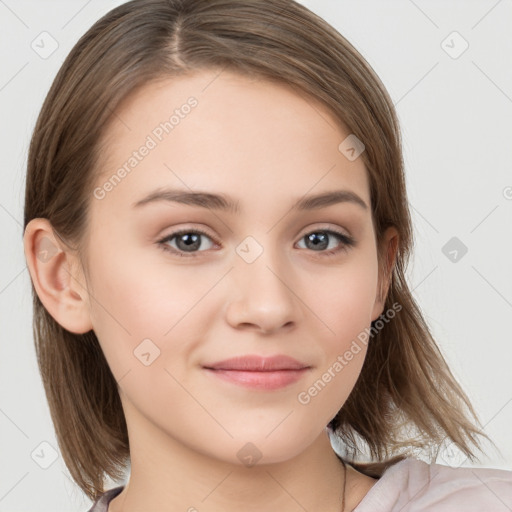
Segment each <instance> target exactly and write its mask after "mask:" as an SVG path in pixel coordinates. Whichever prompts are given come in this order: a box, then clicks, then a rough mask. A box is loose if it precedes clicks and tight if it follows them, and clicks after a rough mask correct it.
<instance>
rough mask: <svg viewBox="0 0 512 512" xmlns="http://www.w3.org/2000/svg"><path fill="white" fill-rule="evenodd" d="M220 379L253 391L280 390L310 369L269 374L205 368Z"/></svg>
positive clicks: (277, 371) (279, 371)
mask: <svg viewBox="0 0 512 512" xmlns="http://www.w3.org/2000/svg"><path fill="white" fill-rule="evenodd" d="M205 369H206V370H207V371H208V372H209V373H212V374H214V375H216V376H217V377H219V378H220V379H223V380H226V381H229V382H232V383H233V384H238V385H239V386H244V387H247V388H253V389H265V390H272V389H279V388H283V387H285V386H288V385H289V384H292V383H293V382H297V381H298V380H299V379H300V378H301V377H303V376H304V375H305V374H306V372H307V370H308V369H309V368H302V369H301V370H276V371H268V372H257V371H252V372H251V371H242V370H213V369H211V368H205Z"/></svg>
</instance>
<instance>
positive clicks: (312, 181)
mask: <svg viewBox="0 0 512 512" xmlns="http://www.w3.org/2000/svg"><path fill="white" fill-rule="evenodd" d="M349 135H350V133H349V131H348V130H347V129H346V128H345V126H344V125H343V123H342V122H341V121H340V120H338V119H336V118H335V116H334V115H333V114H332V113H331V112H330V111H329V109H328V108H326V107H325V106H324V105H323V104H321V103H320V102H319V101H317V100H315V99H314V98H312V97H310V96H308V95H306V94H304V93H301V92H300V91H299V90H297V89H296V88H293V87H291V86H289V85H286V84H282V83H277V82H273V81H269V80H267V79H262V78H255V77H248V76H245V75H241V74H238V73H234V72H232V71H222V72H220V73H219V71H212V70H209V71H207V70H204V71H196V72H194V73H193V74H189V75H185V76H180V77H172V78H164V79H161V80H158V81H156V82H152V83H150V84H146V85H145V86H143V87H141V88H140V89H138V90H137V91H136V92H135V93H133V94H131V95H130V96H128V97H127V98H125V100H124V101H123V102H122V103H121V104H120V105H119V106H118V108H117V109H116V111H115V112H114V115H113V117H112V122H111V123H110V125H109V126H108V128H107V130H106V133H105V137H104V140H103V148H102V151H101V168H100V172H101V175H99V176H98V179H97V180H96V186H100V187H101V186H103V185H104V184H105V183H106V182H107V181H109V180H110V181H111V182H112V183H114V182H115V184H113V186H111V187H108V188H109V192H108V196H107V197H108V200H109V202H111V203H112V202H116V203H117V206H119V207H121V206H122V205H124V206H126V205H128V204H130V205H131V204H133V202H135V201H137V200H138V199H140V198H141V196H142V195H144V193H145V192H149V191H151V190H154V189H155V188H157V187H164V186H169V187H173V188H177V187H179V188H183V189H189V190H194V189H201V190H212V191H215V192H222V193H225V194H226V195H229V196H233V197H236V198H240V202H241V205H242V208H243V207H244V204H245V203H246V202H247V203H251V202H252V203H253V204H254V205H256V204H257V203H258V202H259V203H260V204H261V200H262V199H265V200H268V201H278V202H279V201H281V200H286V197H288V196H293V197H294V198H296V197H299V196H302V195H305V194H308V193H318V192H321V191H324V190H328V189H333V188H337V189H339V188H340V187H343V188H348V189H350V190H352V191H354V192H355V193H357V194H358V195H360V196H361V197H362V198H363V199H364V200H365V202H367V204H369V191H368V182H367V175H366V174H367V173H366V169H365V166H364V163H363V161H362V159H361V158H357V159H356V160H353V161H351V160H349V159H348V158H347V157H346V156H345V154H344V153H343V152H342V151H340V144H341V143H342V142H343V141H344V140H345V139H346V138H347V136H349ZM142 153H144V154H142ZM121 169H124V172H120V170H121ZM116 174H117V175H119V174H121V175H122V178H121V179H118V178H116V179H114V180H112V179H111V178H112V177H114V178H115V176H114V175H116ZM242 196H243V197H242Z"/></svg>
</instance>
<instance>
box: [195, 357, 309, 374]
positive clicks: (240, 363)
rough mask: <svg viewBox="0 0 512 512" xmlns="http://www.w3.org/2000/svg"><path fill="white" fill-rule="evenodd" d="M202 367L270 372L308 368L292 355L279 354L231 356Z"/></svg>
mask: <svg viewBox="0 0 512 512" xmlns="http://www.w3.org/2000/svg"><path fill="white" fill-rule="evenodd" d="M204 367H205V368H210V369H213V370H242V371H260V372H271V371H277V370H300V369H302V368H309V366H308V365H307V364H304V363H301V362H300V361H297V359H294V358H293V357H290V356H286V355H281V354H280V355H276V356H272V357H262V356H258V355H247V356H238V357H232V358H230V359H225V360H223V361H219V362H217V363H213V364H208V365H204Z"/></svg>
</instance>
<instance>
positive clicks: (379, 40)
mask: <svg viewBox="0 0 512 512" xmlns="http://www.w3.org/2000/svg"><path fill="white" fill-rule="evenodd" d="M121 3H123V2H121V1H113V0H101V1H100V0H89V1H85V0H83V1H77V0H66V1H48V0H46V1H41V0H38V1H35V0H34V1H26V0H24V1H14V0H0V40H1V45H0V58H1V62H0V73H1V74H0V108H1V120H2V122H1V137H0V144H1V156H2V168H1V172H0V227H1V230H2V238H3V243H2V249H3V250H2V251H1V254H0V258H1V265H0V314H1V330H0V336H1V343H0V347H1V350H2V352H1V355H2V357H1V358H0V379H1V386H0V432H1V436H0V454H1V465H0V512H4V511H9V512H16V511H27V510H37V511H40V512H46V511H47V512H50V511H52V512H57V511H68V512H69V511H85V510H87V509H88V508H89V506H90V501H89V500H88V499H87V498H85V496H84V495H83V493H82V492H81V491H80V490H79V489H78V487H77V486H76V485H75V484H74V483H73V482H72V481H71V479H70V477H69V474H68V472H67V469H66V468H65V466H64V464H63V462H62V458H61V457H60V456H58V458H57V460H56V461H55V462H54V463H53V464H52V465H51V466H50V467H49V468H48V469H43V468H42V467H40V465H39V464H38V463H36V462H35V460H34V459H38V457H36V456H34V459H33V458H32V456H31V454H33V452H34V451H35V453H39V454H40V457H39V460H40V461H42V462H44V458H45V457H47V454H48V453H51V449H50V448H49V447H48V446H47V445H42V446H40V443H43V442H46V443H49V444H50V445H51V446H53V448H54V449H55V450H57V455H58V447H57V442H56V439H55V435H54V430H53V425H52V423H51V420H50V416H49V411H48V406H47V403H46V397H45V395H44V392H43V387H42V384H41V381H40V377H39V373H38V370H37V364H36V359H35V350H34V346H33V340H32V327H31V319H32V311H31V296H30V281H29V273H28V269H27V268H26V264H25V259H24V254H23V246H22V220H23V197H24V183H25V178H24V175H25V167H26V156H27V149H28V144H29V140H30V136H31V132H32V130H33V127H34V123H35V120H36V116H37V114H38V112H39V109H40V107H41V105H42V102H43V99H44V97H45V95H46V93H47V91H48V89H49V87H50V84H51V82H52V80H53V78H54V76H55V74H56V73H57V71H58V68H59V67H60V65H61V64H62V62H63V60H64V58H65V56H66V55H67V53H68V52H69V51H70V49H71V47H72V46H73V45H74V44H75V42H76V41H77V40H78V38H79V37H80V36H81V35H82V34H83V33H84V32H85V31H86V30H87V29H88V28H89V27H90V26H91V25H92V24H93V23H94V22H95V21H96V20H97V19H98V18H100V17H101V16H102V15H103V14H104V13H106V12H107V11H109V10H110V9H111V8H113V7H114V6H116V5H119V4H121ZM302 3H303V4H304V5H306V6H307V7H309V8H310V9H312V10H313V11H315V12H316V13H317V14H319V15H320V16H322V17H323V18H325V19H326V20H327V21H328V22H330V23H331V24H332V25H334V26H335V27H336V28H337V29H338V30H339V31H340V32H341V33H342V34H343V35H344V36H345V37H347V39H348V40H349V41H350V42H351V43H352V44H353V45H354V46H355V47H356V48H357V49H358V50H359V51H360V52H361V53H362V54H363V56H364V57H365V58H366V59H367V60H368V61H369V63H370V64H371V65H372V66H373V68H374V69H375V71H376V72H377V74H378V75H379V76H380V77H381V79H382V81H383V82H384V84H385V86H386V87H387V88H388V90H389V92H390V94H391V97H392V99H393V101H394V103H395V105H396V107H397V111H398V115H399V118H400V122H401V125H402V133H403V138H404V152H405V162H406V173H407V183H408V191H409V201H410V205H411V210H412V214H413V220H414V228H415V233H414V234H415V240H416V246H415V255H414V257H413V260H412V265H411V266H410V270H409V276H410V282H411V286H412V288H413V289H414V295H415V297H416V298H417V300H418V301H419V303H420V305H421V307H422V309H423V312H424V314H425V315H426V318H427V321H428V322H429V323H430V326H431V328H432V330H433V332H434V335H435V337H436V339H437V340H438V343H439V345H440V347H441V350H442V352H443V353H444V354H445V356H446V357H447V359H448V361H449V363H450V364H451V367H452V369H453V372H454V374H455V375H456V377H457V378H458V379H459V381H460V382H461V384H462V385H463V387H464V388H465V390H466V391H467V393H468V394H469V396H470V398H471V399H472V400H473V402H474V405H475V407H476V409H477V411H478V414H479V415H480V418H481V421H482V424H483V425H484V426H485V432H486V433H487V434H488V435H490V436H491V437H492V439H493V440H494V441H495V443H496V444H497V446H498V447H499V449H500V450H501V455H500V454H499V453H498V452H496V451H493V450H489V451H488V454H487V457H486V458H484V459H482V461H481V462H480V464H473V465H475V466H476V465H483V466H491V467H496V468H506V469H512V438H511V435H510V425H511V420H512V378H511V368H512V365H511V359H512V358H511V356H512V336H511V334H510V319H511V317H512V271H511V262H512V167H511V156H512V155H511V147H512V139H511V136H512V129H511V128H512V99H511V97H512V66H511V65H510V63H511V62H512V59H511V57H512V33H511V31H510V26H511V22H512V2H511V1H510V0H509V1H507V0H500V1H496V0H489V1H487V0H485V1H484V0H481V1H467V0H464V1H458V2H455V1H441V0H439V1H426V0H423V1H420V0H417V1H414V2H413V1H412V0H400V1H398V0H397V1H386V2H383V1H377V0H373V1H368V0H365V1H362V0H357V1H356V0H352V1H348V0H315V1H309V0H308V1H303V2H302ZM43 31H47V32H48V33H49V34H51V36H52V37H53V38H54V39H55V40H56V41H57V42H58V48H57V49H56V51H55V52H54V53H53V54H52V55H50V56H48V57H47V58H42V57H41V56H40V55H39V54H38V53H36V52H35V51H34V50H33V49H32V47H31V44H32V42H33V41H34V40H35V41H36V42H37V41H40V38H41V37H47V36H40V34H41V32H43ZM454 31H456V32H458V33H459V34H460V36H457V35H453V34H452V33H453V32H454ZM464 40H465V41H466V42H467V44H469V47H468V48H467V50H466V51H464V52H463V53H461V54H460V55H459V53H460V51H461V49H463V47H464V44H465V43H464ZM443 41H444V42H443ZM46 48H49V46H48V45H46ZM450 54H451V55H450ZM452 237H456V238H457V239H458V241H456V243H457V244H460V242H462V243H463V244H464V245H465V246H467V248H468V252H467V253H466V254H465V255H463V256H462V257H460V254H461V253H460V252H459V257H458V259H457V261H455V262H454V261H451V259H450V258H452V257H453V256H450V255H449V256H450V257H447V256H446V255H445V254H444V253H443V247H444V246H445V244H447V242H448V241H449V240H450V239H452ZM448 248H449V250H451V248H450V247H448ZM445 252H448V250H445ZM43 454H44V455H43ZM438 462H441V463H444V464H451V465H460V464H464V465H471V464H469V463H468V462H467V461H466V462H464V460H463V459H460V458H459V457H458V455H457V454H455V453H453V452H452V451H450V450H447V451H446V452H445V453H444V454H443V455H442V457H441V458H440V460H439V461H438Z"/></svg>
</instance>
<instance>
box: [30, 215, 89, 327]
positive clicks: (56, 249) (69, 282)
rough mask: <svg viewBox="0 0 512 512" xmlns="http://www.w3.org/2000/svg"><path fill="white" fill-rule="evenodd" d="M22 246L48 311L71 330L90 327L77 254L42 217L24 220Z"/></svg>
mask: <svg viewBox="0 0 512 512" xmlns="http://www.w3.org/2000/svg"><path fill="white" fill-rule="evenodd" d="M23 246H24V251H25V259H26V261H27V266H28V269H29V272H30V277H31V279H32V283H33V284H34V288H35V290H36V293H37V295H38V297H39V299H40V300H41V302H42V303H43V305H44V307H45V308H46V310H47V311H48V313H50V315H51V316H52V317H53V318H54V319H55V320H56V321H57V322H58V323H59V324H60V325H61V326H62V327H64V328H65V329H67V330H68V331H70V332H73V333H76V334H83V333H85V332H88V331H90V330H91V329H92V324H91V320H90V315H89V306H88V303H87V301H86V299H87V289H86V287H85V282H84V278H83V275H82V272H79V268H80V266H79V265H78V259H77V255H76V254H75V253H74V252H73V251H72V250H71V249H70V248H69V247H67V246H66V245H65V244H64V243H63V242H62V240H61V239H60V238H59V237H58V236H57V235H56V234H55V231H54V229H53V227H52V226H51V224H50V222H49V221H48V219H43V218H37V219H32V220H31V221H30V222H29V223H28V224H27V227H26V229H25V233H24V236H23Z"/></svg>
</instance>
